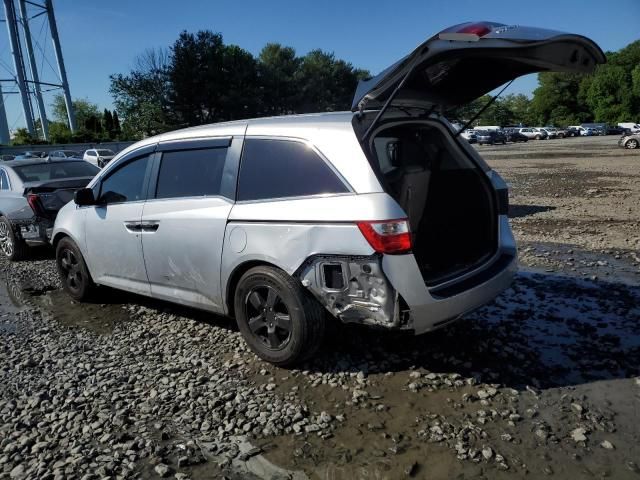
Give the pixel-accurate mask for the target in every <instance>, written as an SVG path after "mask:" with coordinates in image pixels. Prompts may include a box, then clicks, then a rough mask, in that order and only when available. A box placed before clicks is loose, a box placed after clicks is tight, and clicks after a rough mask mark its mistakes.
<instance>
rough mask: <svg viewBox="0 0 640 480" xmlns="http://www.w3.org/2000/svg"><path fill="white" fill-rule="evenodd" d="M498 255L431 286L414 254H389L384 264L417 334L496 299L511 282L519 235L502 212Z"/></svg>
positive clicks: (411, 325) (439, 325)
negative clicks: (516, 242)
mask: <svg viewBox="0 0 640 480" xmlns="http://www.w3.org/2000/svg"><path fill="white" fill-rule="evenodd" d="M499 228H500V237H499V238H500V242H499V246H498V251H497V253H496V255H495V256H494V257H493V258H492V259H491V260H489V261H487V262H486V263H485V264H483V265H481V266H480V267H478V268H477V269H475V270H473V271H471V272H468V273H467V274H465V275H463V276H461V277H458V278H456V279H454V280H451V281H449V282H446V283H444V284H441V285H436V286H434V287H431V288H429V287H427V286H426V285H425V283H424V280H423V278H422V274H421V273H420V270H419V268H418V264H417V262H416V260H415V258H414V256H413V255H385V257H384V258H383V260H382V268H383V270H384V273H385V275H386V276H387V278H388V279H389V282H390V283H391V285H392V286H393V288H395V289H396V291H397V292H398V293H399V294H400V295H401V296H402V298H403V299H404V301H405V302H406V304H407V306H408V307H409V312H408V314H409V319H408V325H407V327H408V328H410V329H412V330H413V331H414V332H415V334H416V335H418V334H421V333H425V332H429V331H432V330H436V329H438V328H440V327H443V326H445V325H446V324H449V323H450V322H451V321H453V320H455V319H457V318H460V317H461V316H462V315H464V314H465V313H468V312H470V311H472V310H475V309H477V308H479V307H481V306H483V305H485V304H486V303H488V302H490V301H491V300H493V299H494V298H495V297H496V296H497V295H498V294H500V293H501V292H502V291H503V290H505V289H506V288H508V287H509V286H510V285H511V282H512V280H513V276H514V275H515V273H516V271H517V250H516V244H515V239H514V238H513V234H512V232H511V228H510V227H509V221H508V219H507V217H506V215H501V216H500V222H499Z"/></svg>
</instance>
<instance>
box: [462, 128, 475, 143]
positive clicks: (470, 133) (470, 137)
mask: <svg viewBox="0 0 640 480" xmlns="http://www.w3.org/2000/svg"><path fill="white" fill-rule="evenodd" d="M460 136H461V137H462V138H464V139H465V140H466V141H467V142H469V143H476V142H477V141H478V135H477V132H476V131H475V130H469V129H467V130H465V131H464V132H462V133H461V134H460Z"/></svg>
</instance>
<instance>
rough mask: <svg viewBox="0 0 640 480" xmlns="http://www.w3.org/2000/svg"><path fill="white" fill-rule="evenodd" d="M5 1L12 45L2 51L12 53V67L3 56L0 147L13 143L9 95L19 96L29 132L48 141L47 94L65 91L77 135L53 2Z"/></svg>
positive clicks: (8, 32) (0, 98)
mask: <svg viewBox="0 0 640 480" xmlns="http://www.w3.org/2000/svg"><path fill="white" fill-rule="evenodd" d="M2 1H3V3H4V14H5V18H4V20H3V21H4V23H5V24H6V27H7V36H8V43H6V44H5V45H3V43H4V42H3V43H0V50H3V49H6V48H8V49H9V50H10V56H11V59H12V62H11V63H12V65H9V64H8V62H5V61H3V60H2V58H1V56H0V144H7V143H9V124H8V121H7V108H6V107H5V105H6V104H7V102H6V100H7V99H8V96H9V95H18V96H19V103H20V104H21V106H22V113H23V115H24V123H25V126H26V128H27V130H28V131H29V133H30V134H31V135H32V136H34V137H36V138H37V137H39V138H42V139H43V140H48V139H49V122H48V121H47V113H46V109H45V103H44V95H46V94H47V93H48V92H52V91H59V90H62V93H63V96H64V101H65V105H66V107H67V115H68V119H69V129H70V130H71V131H72V132H74V131H75V130H76V119H75V114H74V111H73V105H72V103H71V94H70V92H69V82H68V80H67V72H66V70H65V68H64V61H63V59H62V49H61V48H60V38H59V37H58V27H57V25H56V19H55V15H54V11H53V3H52V1H51V0H40V1H35V0H2ZM49 41H50V42H51V46H52V48H53V52H52V53H53V58H54V60H53V61H54V62H55V63H56V68H54V66H53V61H52V59H51V58H50V57H51V56H52V55H51V51H50V50H51V48H50V47H49ZM0 53H2V52H0ZM34 107H35V109H34ZM36 119H38V120H39V122H38V121H37V120H36Z"/></svg>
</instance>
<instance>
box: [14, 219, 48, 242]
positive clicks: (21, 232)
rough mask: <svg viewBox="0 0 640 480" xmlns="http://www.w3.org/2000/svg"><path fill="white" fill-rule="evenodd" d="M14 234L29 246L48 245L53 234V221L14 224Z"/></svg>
mask: <svg viewBox="0 0 640 480" xmlns="http://www.w3.org/2000/svg"><path fill="white" fill-rule="evenodd" d="M14 228H15V232H16V234H17V235H18V236H19V238H21V239H22V240H24V242H25V243H26V244H27V245H29V246H38V245H48V244H49V243H50V241H51V235H52V233H53V221H51V220H48V219H43V218H35V219H32V220H21V221H18V222H15V226H14Z"/></svg>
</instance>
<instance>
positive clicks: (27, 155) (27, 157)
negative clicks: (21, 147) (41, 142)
mask: <svg viewBox="0 0 640 480" xmlns="http://www.w3.org/2000/svg"><path fill="white" fill-rule="evenodd" d="M38 158H42V157H41V156H40V155H34V154H33V153H31V152H25V153H20V154H18V155H16V156H15V157H14V160H33V159H38Z"/></svg>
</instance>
